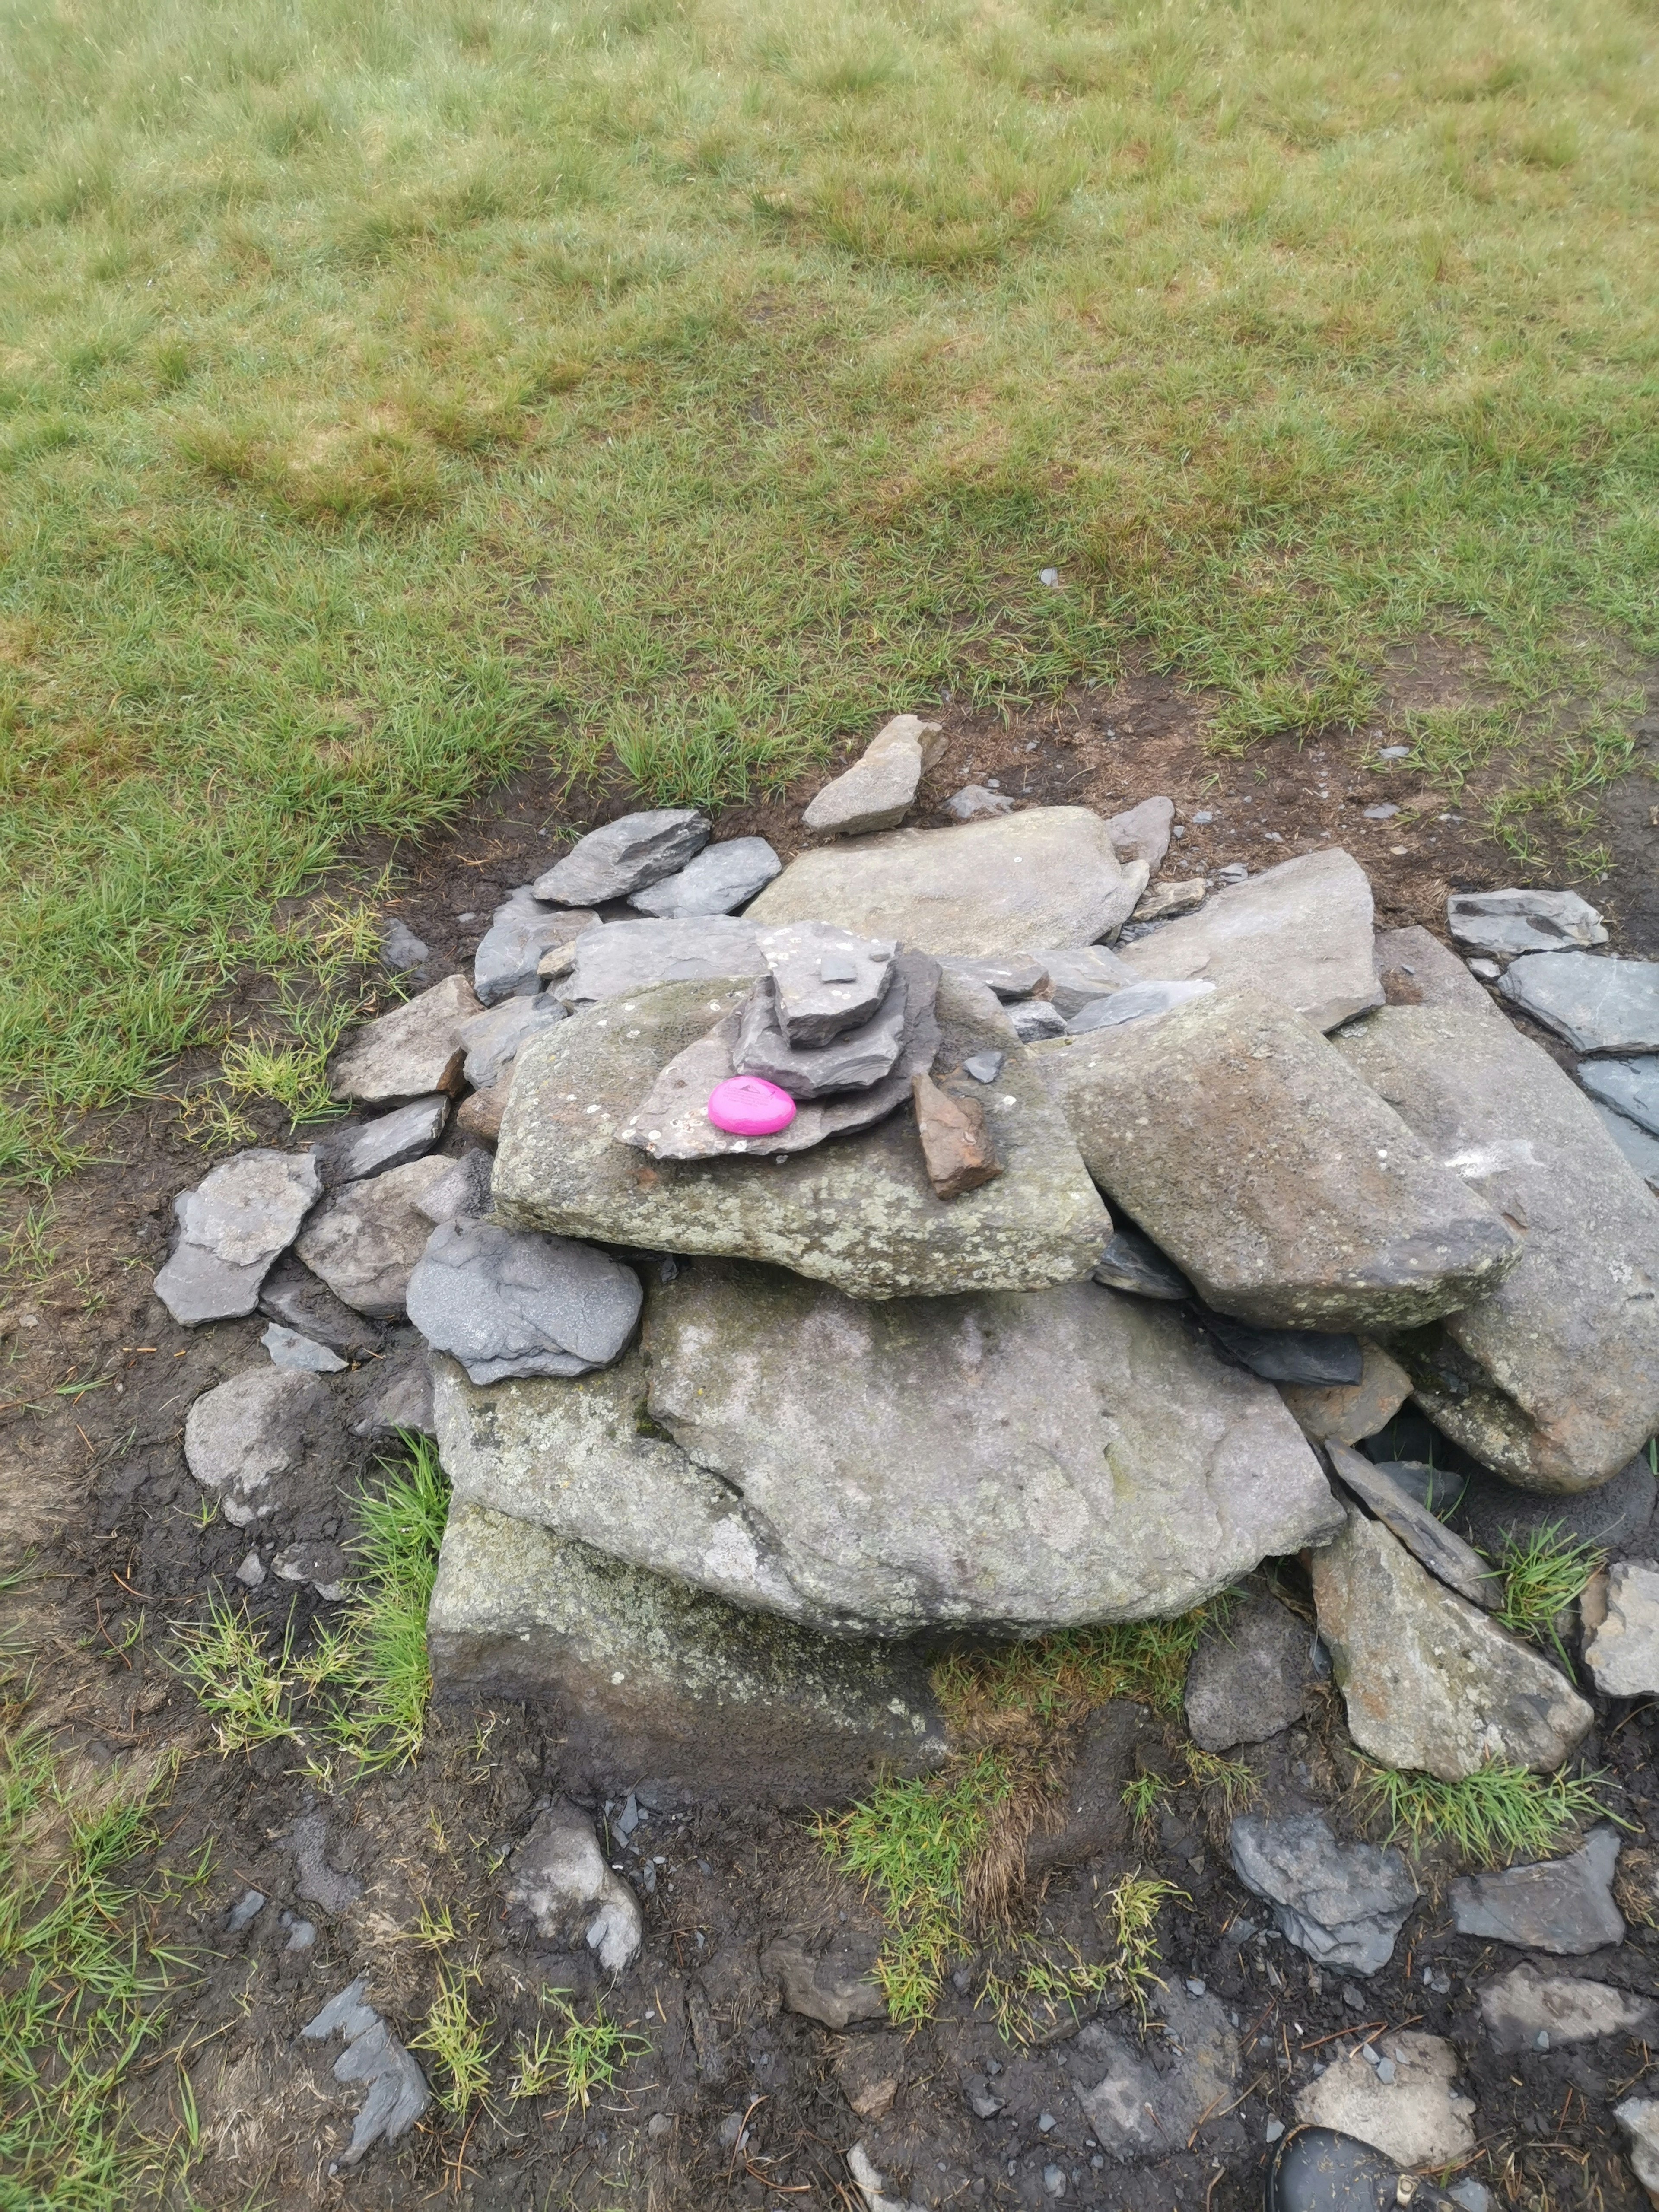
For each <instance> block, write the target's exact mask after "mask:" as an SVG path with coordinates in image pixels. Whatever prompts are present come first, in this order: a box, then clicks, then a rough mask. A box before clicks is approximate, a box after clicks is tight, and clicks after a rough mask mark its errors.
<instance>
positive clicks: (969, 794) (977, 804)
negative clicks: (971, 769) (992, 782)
mask: <svg viewBox="0 0 1659 2212" xmlns="http://www.w3.org/2000/svg"><path fill="white" fill-rule="evenodd" d="M940 811H941V812H943V813H945V814H948V815H949V816H950V817H951V820H952V821H953V822H982V821H984V820H986V819H987V817H989V816H991V815H994V814H1012V812H1013V811H1014V802H1013V800H1012V799H1010V798H1009V796H1008V794H1007V793H1006V792H1005V791H992V790H989V789H988V788H987V787H986V786H985V785H984V784H982V783H964V784H963V787H962V789H961V790H960V791H957V792H953V793H951V797H950V798H949V799H946V800H945V805H944V806H943V808H942V809H941V810H940Z"/></svg>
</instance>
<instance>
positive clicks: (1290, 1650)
mask: <svg viewBox="0 0 1659 2212" xmlns="http://www.w3.org/2000/svg"><path fill="white" fill-rule="evenodd" d="M1312 1644H1313V1637H1312V1632H1311V1631H1310V1629H1309V1627H1308V1626H1307V1624H1306V1623H1305V1622H1304V1621H1300V1620H1297V1617H1296V1615H1295V1614H1294V1613H1291V1612H1290V1611H1289V1610H1288V1609H1287V1608H1286V1607H1284V1606H1282V1605H1280V1604H1279V1601H1278V1599H1277V1598H1273V1597H1267V1596H1265V1595H1256V1596H1251V1597H1249V1598H1246V1599H1245V1600H1244V1601H1243V1603H1242V1604H1240V1605H1237V1606H1234V1607H1231V1609H1230V1610H1229V1611H1228V1612H1227V1613H1226V1614H1225V1616H1224V1617H1223V1618H1222V1619H1221V1620H1217V1621H1212V1622H1211V1623H1210V1624H1209V1626H1207V1627H1206V1629H1205V1631H1204V1633H1203V1634H1202V1635H1201V1636H1200V1638H1199V1640H1198V1644H1197V1647H1196V1649H1195V1650H1194V1653H1193V1656H1192V1662H1191V1664H1190V1665H1189V1666H1188V1669H1187V1689H1186V1704H1187V1733H1188V1735H1190V1736H1191V1738H1192V1740H1193V1741H1194V1743H1195V1744H1197V1745H1198V1747H1199V1748H1200V1750H1202V1751H1231V1749H1232V1748H1233V1747H1234V1745H1235V1744H1240V1743H1266V1741H1267V1739H1268V1737H1269V1736H1273V1735H1278V1734H1279V1730H1280V1729H1287V1728H1289V1727H1290V1725H1291V1723H1292V1722H1293V1721H1299V1720H1300V1719H1301V1717H1302V1708H1303V1705H1304V1702H1305V1700H1306V1698H1307V1695H1308V1692H1309V1691H1310V1689H1311V1688H1312V1686H1313V1682H1314V1670H1313V1657H1312Z"/></svg>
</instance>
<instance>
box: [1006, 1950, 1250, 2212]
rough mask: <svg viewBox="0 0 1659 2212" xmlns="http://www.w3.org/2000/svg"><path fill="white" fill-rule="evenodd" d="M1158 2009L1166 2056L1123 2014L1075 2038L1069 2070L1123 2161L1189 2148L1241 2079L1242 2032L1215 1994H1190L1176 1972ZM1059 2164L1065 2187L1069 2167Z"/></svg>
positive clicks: (1088, 2118)
mask: <svg viewBox="0 0 1659 2212" xmlns="http://www.w3.org/2000/svg"><path fill="white" fill-rule="evenodd" d="M1131 2017H1132V2015H1131ZM1158 2017H1159V2018H1160V2019H1161V2020H1162V2021H1163V2022H1164V2027H1165V2030H1166V2037H1165V2039H1164V2045H1163V2048H1162V2049H1161V2050H1159V2051H1158V2060H1161V2062H1162V2063H1156V2062H1155V2060H1154V2057H1153V2046H1152V2045H1150V2044H1149V2043H1147V2042H1144V2041H1143V2040H1142V2039H1141V2038H1140V2037H1139V2035H1137V2034H1136V2033H1134V2032H1133V2029H1132V2028H1129V2027H1126V2026H1125V2025H1123V2024H1122V2016H1121V2015H1120V2019H1119V2021H1117V2022H1114V2023H1113V2024H1112V2025H1110V2026H1108V2025H1107V2023H1106V2022H1105V2021H1091V2022H1090V2023H1089V2025H1088V2026H1087V2027H1085V2028H1084V2029H1083V2031H1082V2033H1080V2034H1079V2036H1078V2037H1077V2039H1076V2041H1075V2043H1074V2044H1073V2053H1074V2056H1073V2060H1072V2063H1071V2065H1070V2066H1069V2067H1068V2069H1067V2072H1068V2073H1069V2074H1070V2075H1072V2076H1073V2087H1074V2089H1075V2092H1076V2095H1077V2101H1078V2105H1079V2108H1080V2110H1081V2112H1082V2114H1083V2118H1084V2121H1085V2124H1086V2126H1087V2128H1088V2130H1089V2132H1090V2134H1091V2135H1092V2136H1094V2138H1095V2140H1096V2141H1097V2142H1098V2143H1099V2145H1100V2147H1101V2149H1102V2150H1103V2152H1104V2153H1105V2154H1106V2155H1107V2156H1108V2157H1109V2158H1112V2159H1115V2160H1116V2161H1117V2162H1118V2164H1119V2165H1122V2166H1127V2165H1139V2164H1141V2163H1142V2162H1144V2161H1146V2160H1164V2159H1166V2158H1168V2157H1169V2155H1170V2148H1171V2146H1172V2145H1174V2146H1175V2147H1176V2148H1183V2149H1184V2148H1185V2147H1186V2145H1187V2143H1188V2141H1189V2140H1190V2138H1191V2137H1192V2136H1193V2135H1194V2133H1195V2132H1196V2131H1197V2130H1198V2129H1199V2128H1200V2126H1201V2125H1202V2124H1203V2122H1204V2121H1205V2119H1206V2118H1212V2117H1213V2116H1214V2115H1215V2114H1217V2113H1218V2112H1220V2111H1221V2110H1222V2109H1223V2108H1224V2107H1225V2106H1226V2104H1227V2103H1228V2101H1229V2100H1230V2099H1231V2097H1232V2095H1233V2093H1234V2092H1235V2089H1236V2087H1237V2081H1238V2070H1239V2068H1238V2037H1237V2034H1236V2033H1234V2031H1233V2028H1232V2027H1231V2024H1230V2022H1229V2021H1228V2018H1227V2010H1226V2008H1225V2006H1224V2005H1223V2004H1222V2002H1221V2001H1220V1999H1219V1998H1218V1997H1217V1996H1212V1995H1210V1994H1208V1993H1207V1992H1206V1994H1205V1995H1203V1996H1191V1995H1189V1994H1188V1991H1187V1990H1185V1989H1183V1988H1182V1986H1181V1984H1179V1983H1178V1982H1176V1980H1175V1979H1174V1978H1170V1980H1169V1981H1168V1982H1167V1983H1166V1984H1165V1985H1164V1988H1163V1989H1162V1990H1160V1991H1159V1992H1158ZM1056 2170H1057V2171H1059V2172H1060V2181H1061V2186H1062V2188H1063V2186H1064V2182H1065V2174H1064V2170H1063V2169H1056ZM1044 2186H1045V2191H1046V2192H1047V2193H1048V2195H1050V2196H1058V2195H1059V2194H1060V2191H1056V2190H1054V2189H1052V2188H1050V2187H1048V2185H1047V2184H1046V2183H1045V2185H1044ZM1096 2201H1097V2202H1099V2201H1101V2200H1099V2199H1097V2200H1096ZM1108 2201H1109V2200H1108Z"/></svg>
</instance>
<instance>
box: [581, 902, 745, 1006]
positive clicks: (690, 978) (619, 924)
mask: <svg viewBox="0 0 1659 2212" xmlns="http://www.w3.org/2000/svg"><path fill="white" fill-rule="evenodd" d="M765 973H766V963H765V961H764V960H763V958H762V957H761V951H760V945H759V943H758V941H757V938H756V934H755V928H754V924H753V923H752V922H750V921H735V920H734V919H733V918H732V915H723V914H709V915H694V916H692V917H691V918H690V920H688V921H612V922H607V923H604V924H602V925H599V926H598V927H594V928H592V929H589V930H586V931H584V933H582V935H581V936H580V937H579V938H578V939H576V957H575V961H574V965H573V966H572V968H571V970H570V973H569V975H568V976H566V977H565V978H564V979H563V980H562V981H560V982H559V983H557V984H556V990H557V992H558V994H559V996H560V997H561V998H562V1000H564V1001H565V1003H566V1005H567V1006H573V1007H574V1006H591V1005H592V1002H593V1001H594V1000H598V999H624V998H630V997H632V996H633V995H634V994H635V993H636V992H639V991H648V990H651V989H653V988H654V987H655V986H656V985H657V984H659V983H686V982H697V981H703V980H705V979H707V980H709V981H714V980H715V979H718V978H721V977H727V976H732V975H764V974H765Z"/></svg>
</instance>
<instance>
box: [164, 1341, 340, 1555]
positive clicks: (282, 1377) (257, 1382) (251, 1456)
mask: <svg viewBox="0 0 1659 2212" xmlns="http://www.w3.org/2000/svg"><path fill="white" fill-rule="evenodd" d="M328 1405H329V1396H328V1391H327V1389H326V1387H325V1385H324V1384H323V1383H320V1382H319V1380H318V1378H317V1376H315V1375H307V1374H304V1373H301V1372H299V1371H298V1370H295V1369H293V1368H284V1367H249V1368H246V1369H245V1370H243V1372H242V1373H241V1374H240V1375H233V1376H231V1377H230V1379H229V1381H228V1382H227V1383H219V1384H218V1385H217V1386H216V1388H215V1389H211V1390H206V1391H204V1393H203V1394H202V1395H201V1396H200V1397H199V1398H197V1401H196V1402H195V1403H194V1404H193V1405H192V1406H191V1409H190V1411H189V1413H187V1414H186V1415H185V1465H186V1466H187V1467H188V1468H189V1469H190V1472H191V1476H192V1478H193V1479H194V1480H196V1481H197V1482H199V1483H200V1484H201V1486H202V1487H203V1489H204V1490H210V1491H212V1492H214V1494H215V1495H216V1497H217V1498H218V1499H219V1503H220V1506H221V1508H222V1510H223V1513H224V1516H225V1518H226V1520H228V1522H231V1523H232V1524H233V1525H234V1526H235V1527H237V1528H246V1526H247V1525H248V1523H249V1522H251V1521H252V1520H253V1519H255V1517H256V1516H258V1514H259V1513H261V1512H268V1511H270V1509H271V1507H272V1506H274V1505H275V1504H276V1503H277V1502H278V1501H277V1497H276V1491H275V1489H274V1488H273V1487H272V1486H273V1484H274V1483H275V1482H276V1480H277V1478H278V1477H280V1476H282V1475H284V1474H289V1472H290V1471H291V1470H292V1469H293V1468H295V1467H297V1466H298V1465H299V1463H300V1462H301V1459H302V1457H303V1456H304V1454H305V1450H306V1446H307V1431H312V1430H313V1429H314V1428H315V1426H316V1425H317V1423H318V1422H319V1420H320V1419H322V1418H324V1417H325V1414H326V1413H327V1409H328Z"/></svg>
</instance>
